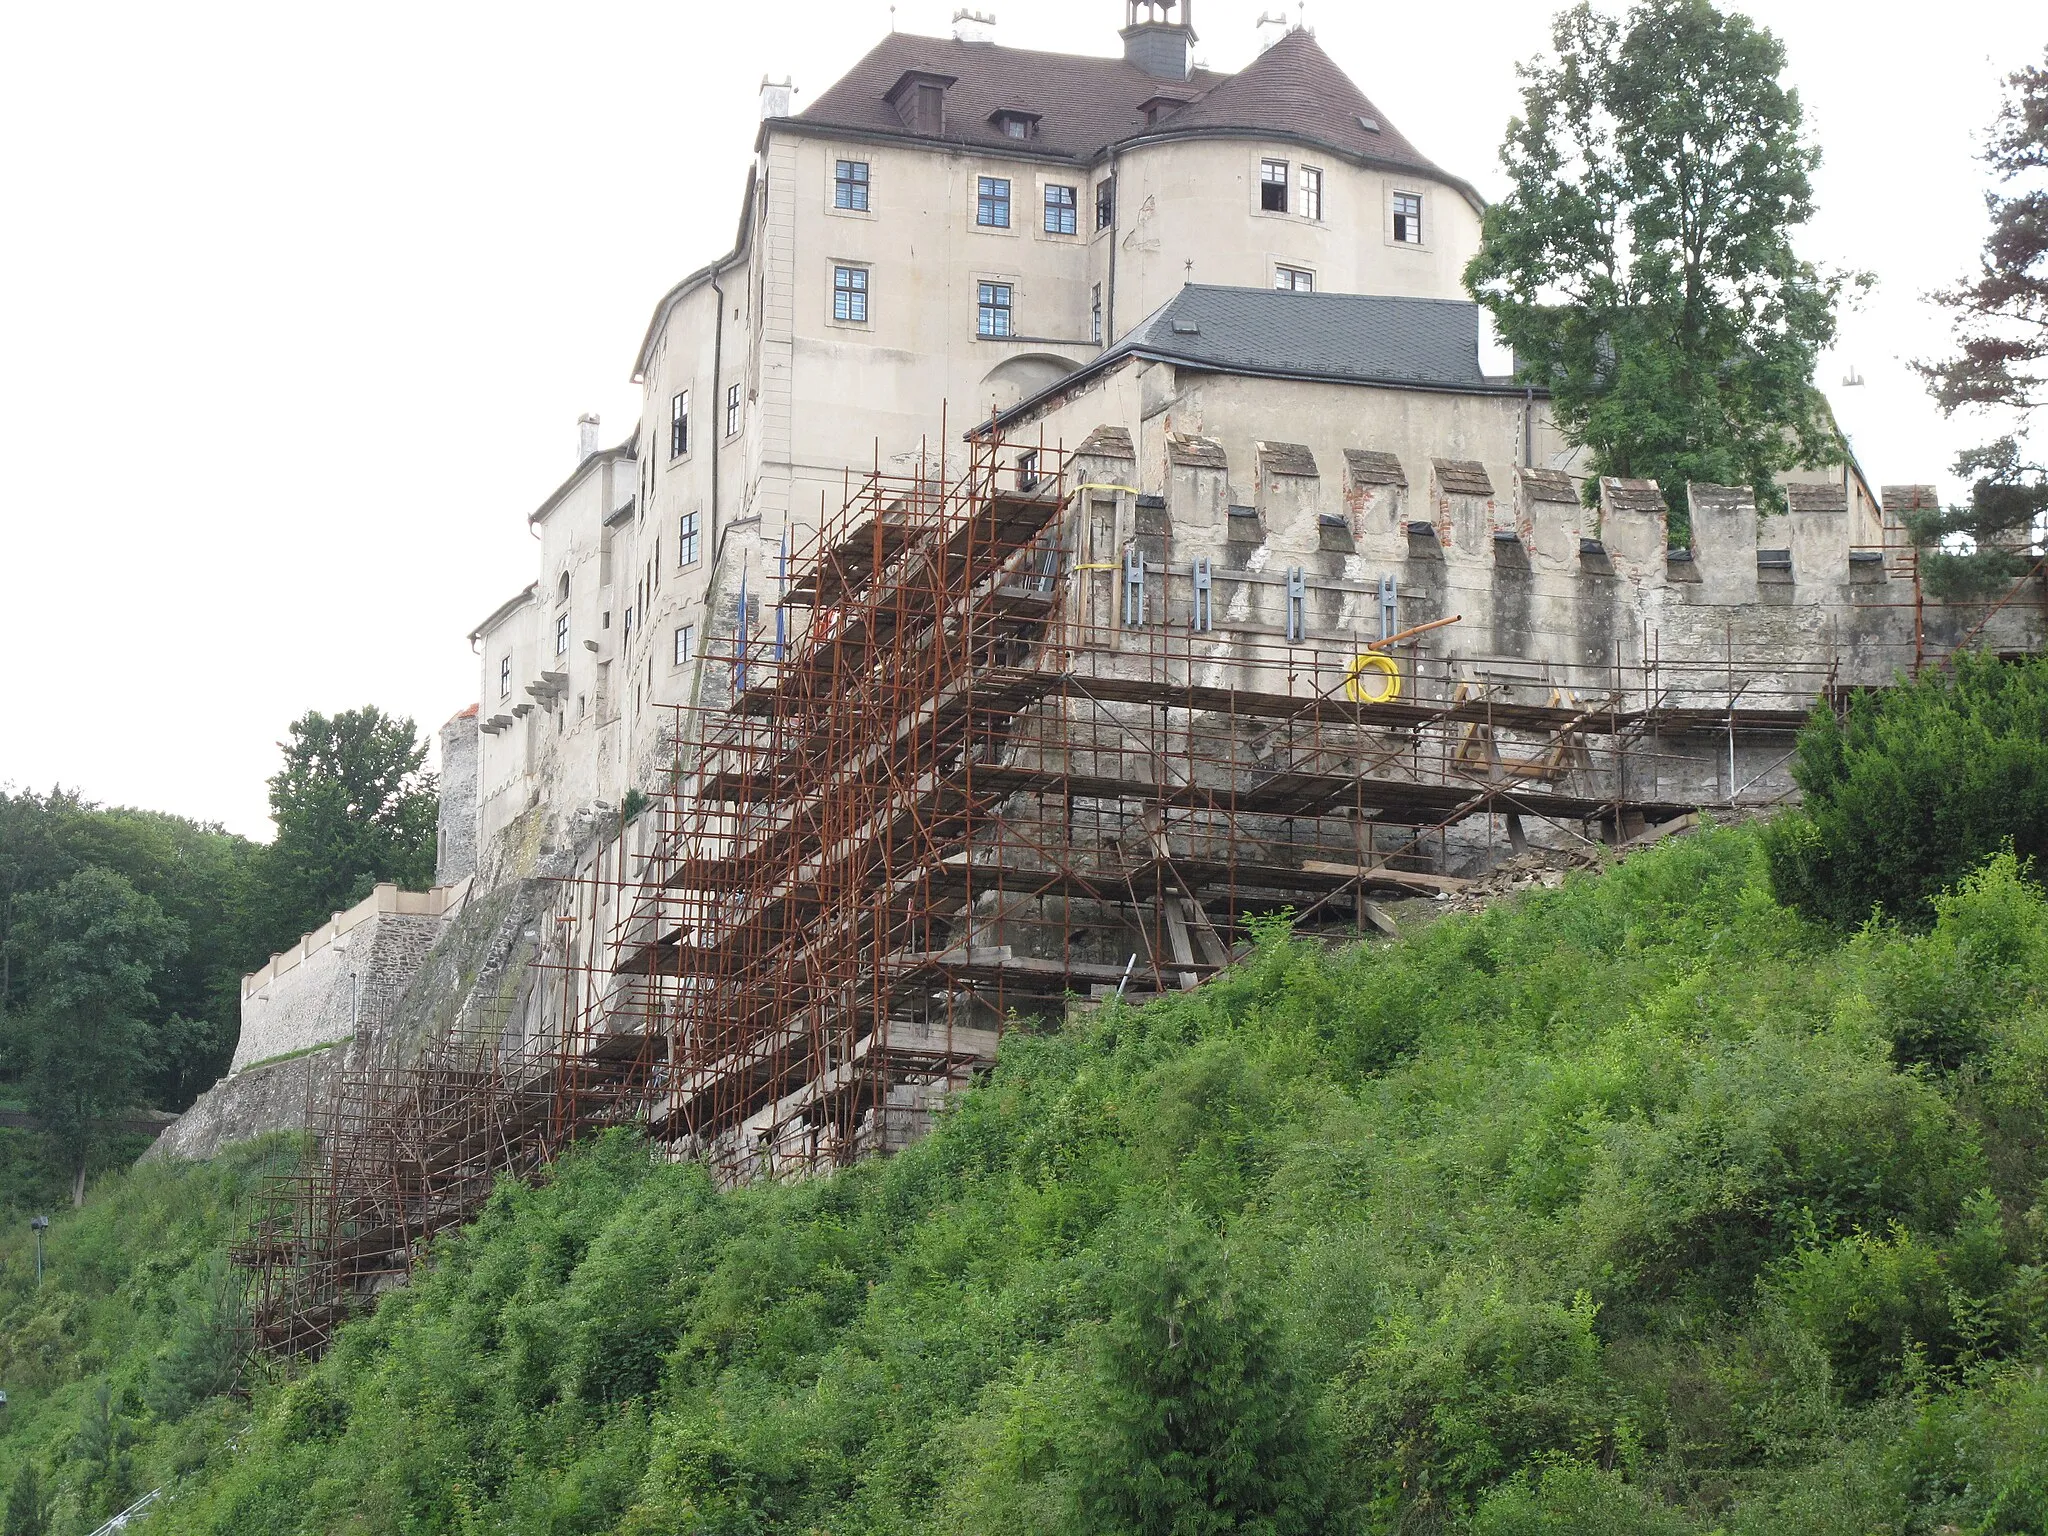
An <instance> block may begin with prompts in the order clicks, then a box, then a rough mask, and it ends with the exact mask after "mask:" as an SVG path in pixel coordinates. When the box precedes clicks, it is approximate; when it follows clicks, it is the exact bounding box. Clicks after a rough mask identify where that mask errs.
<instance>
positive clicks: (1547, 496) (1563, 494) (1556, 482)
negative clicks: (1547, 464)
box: [1522, 469, 1579, 505]
mask: <svg viewBox="0 0 2048 1536" xmlns="http://www.w3.org/2000/svg"><path fill="white" fill-rule="evenodd" d="M1522 490H1523V493H1524V494H1525V495H1527V496H1528V498H1529V499H1530V500H1531V501H1562V502H1570V503H1572V504H1573V505H1577V504H1578V500H1579V488H1578V486H1577V485H1575V484H1573V483H1572V477H1571V476H1570V475H1568V474H1566V473H1565V472H1564V471H1563V470H1561V469H1525V470H1523V471H1522Z"/></svg>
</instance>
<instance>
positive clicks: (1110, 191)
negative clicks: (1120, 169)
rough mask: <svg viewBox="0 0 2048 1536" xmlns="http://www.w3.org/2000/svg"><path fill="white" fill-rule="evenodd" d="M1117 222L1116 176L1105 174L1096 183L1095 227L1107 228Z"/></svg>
mask: <svg viewBox="0 0 2048 1536" xmlns="http://www.w3.org/2000/svg"><path fill="white" fill-rule="evenodd" d="M1115 222H1116V178H1115V177H1114V176H1105V177H1103V178H1102V180H1100V181H1098V182H1097V183H1095V227H1096V228H1097V229H1107V228H1109V226H1110V225H1112V224H1114V223H1115Z"/></svg>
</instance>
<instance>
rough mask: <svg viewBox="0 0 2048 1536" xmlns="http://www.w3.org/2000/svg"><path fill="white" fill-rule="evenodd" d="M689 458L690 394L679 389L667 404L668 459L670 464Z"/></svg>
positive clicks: (685, 390)
mask: <svg viewBox="0 0 2048 1536" xmlns="http://www.w3.org/2000/svg"><path fill="white" fill-rule="evenodd" d="M689 456H690V392H689V391H688V390H687V389H679V390H677V391H676V392H675V394H674V395H673V396H672V397H671V398H670V400H669V403H668V458H669V462H670V463H671V464H673V463H676V462H677V461H678V460H681V459H687V458H688V457H689Z"/></svg>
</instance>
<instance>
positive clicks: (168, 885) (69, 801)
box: [0, 788, 267, 1109]
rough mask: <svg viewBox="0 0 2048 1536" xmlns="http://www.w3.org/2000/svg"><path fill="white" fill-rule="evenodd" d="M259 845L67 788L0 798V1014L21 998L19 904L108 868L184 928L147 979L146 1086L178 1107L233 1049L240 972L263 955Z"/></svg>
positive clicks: (156, 1098)
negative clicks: (104, 803) (257, 892)
mask: <svg viewBox="0 0 2048 1536" xmlns="http://www.w3.org/2000/svg"><path fill="white" fill-rule="evenodd" d="M260 852H261V849H260V847H259V845H257V844H255V843H252V842H250V841H249V840H248V839H247V838H242V837H236V836H234V835H232V834H230V833H228V832H226V831H224V830H222V829H221V828H220V827H218V826H213V825H209V824H206V823H200V822H194V821H190V820H187V819H186V818H185V817H182V816H171V815H166V814H164V813H162V812H157V811H139V810H131V809H126V808H114V809H108V808H104V807H101V806H98V805H94V804H93V803H91V802H90V801H87V800H85V799H83V798H81V797H80V796H79V795H77V794H76V793H75V792H73V791H69V790H65V789H61V788H60V789H55V790H52V791H51V792H49V793H48V794H38V793H34V792H30V791H23V792H20V793H14V792H9V791H4V790H0V1015H4V1014H5V1013H6V1012H7V1010H8V1009H9V1008H10V1007H12V1006H14V1005H15V1004H16V1003H18V1002H19V1001H21V1000H22V996H23V993H22V987H21V985H20V977H19V974H18V969H19V965H20V960H19V959H18V958H17V954H16V950H17V948H18V946H14V945H10V944H8V942H7V938H8V935H9V933H10V932H11V931H12V929H13V926H14V922H15V919H16V914H17V911H18V908H19V906H20V903H21V901H22V899H23V898H24V897H27V896H29V895H31V894H32V893H34V892H36V891H43V890H48V889H50V888H51V887H53V886H55V885H58V884H60V883H61V882H63V881H64V880H67V879H69V878H70V877H71V876H73V875H75V874H77V873H79V872H80V871H81V870H84V869H87V868H93V867H97V868H102V869H109V870H112V871H114V872H115V873H117V874H119V875H121V876H123V877H124V878H126V879H127V880H128V881H129V882H130V883H131V884H132V885H133V886H134V887H135V889H136V890H138V891H139V892H141V893H142V894H143V895H145V896H149V897H151V898H153V899H154V900H155V901H156V903H157V904H158V906H160V907H161V908H162V909H163V911H164V914H165V915H166V916H167V917H170V918H172V919H173V920H174V921H176V922H177V923H179V924H180V925H182V927H183V929H184V932H185V937H186V943H185V947H184V949H183V951H182V952H181V953H180V954H179V955H178V956H177V957H176V961H175V963H172V964H169V965H167V966H165V967H164V968H163V969H161V970H159V971H158V972H157V974H156V976H155V977H154V978H153V980H152V983H151V991H152V992H153V993H154V994H155V998H156V1002H155V1006H154V1008H153V1009H152V1011H151V1013H150V1016H149V1022H150V1027H151V1030H152V1032H153V1036H154V1040H155V1047H154V1050H153V1051H152V1055H151V1059H150V1061H149V1064H148V1068H147V1072H146V1075H145V1081H144V1087H145V1090H146V1093H147V1096H148V1098H149V1099H150V1101H151V1102H153V1103H155V1104H157V1105H159V1106H161V1107H164V1108H168V1109H182V1108H183V1107H184V1106H185V1105H187V1104H189V1103H191V1101H192V1100H193V1098H194V1097H196V1096H197V1095H198V1093H199V1092H200V1090H201V1089H203V1088H205V1087H206V1086H207V1085H208V1084H210V1083H211V1082H213V1080H214V1079H215V1078H217V1077H218V1076H219V1075H220V1073H221V1071H222V1070H223V1069H224V1068H225V1067H226V1065H227V1061H228V1058H229V1056H230V1055H232V1053H233V1050H234V1042H235V1035H236V1030H237V1022H238V1018H239V1013H240V995H239V988H238V985H237V981H238V978H239V977H240V976H241V974H242V973H243V972H245V971H247V970H249V969H250V968H251V967H252V966H254V965H255V964H256V963H257V962H259V961H260V960H261V959H262V958H263V956H264V955H265V954H266V953H267V951H266V950H265V948H264V947H263V943H262V939H263V937H265V935H258V934H255V933H254V932H253V930H252V903H251V899H250V898H251V895H252V892H251V880H252V877H253V875H254V872H255V868H256V858H257V855H258V854H259V853H260Z"/></svg>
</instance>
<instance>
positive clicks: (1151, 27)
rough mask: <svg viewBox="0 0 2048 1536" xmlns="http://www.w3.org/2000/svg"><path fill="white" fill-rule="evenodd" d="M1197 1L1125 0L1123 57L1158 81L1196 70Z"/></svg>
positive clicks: (1182, 77)
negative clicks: (1194, 5) (1193, 14)
mask: <svg viewBox="0 0 2048 1536" xmlns="http://www.w3.org/2000/svg"><path fill="white" fill-rule="evenodd" d="M1193 4H1194V0H1124V29H1123V31H1122V33H1121V34H1119V35H1120V36H1121V37H1122V38H1123V40H1124V58H1125V59H1127V60H1128V61H1130V62H1131V63H1133V64H1135V65H1137V66H1138V68H1140V69H1142V70H1143V71H1144V72H1145V73H1146V74H1148V75H1150V76H1152V77H1153V78H1154V79H1155V80H1185V79H1187V78H1188V76H1189V75H1190V74H1192V73H1193V68H1194V49H1195V25H1194V19H1193V18H1192V17H1191V16H1190V15H1189V11H1190V10H1191V9H1192V8H1193Z"/></svg>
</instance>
